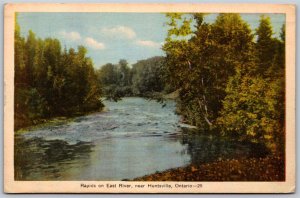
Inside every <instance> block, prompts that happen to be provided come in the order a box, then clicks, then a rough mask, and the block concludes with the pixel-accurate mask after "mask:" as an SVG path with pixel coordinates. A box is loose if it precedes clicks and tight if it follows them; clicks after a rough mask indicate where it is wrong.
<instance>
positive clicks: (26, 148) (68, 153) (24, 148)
mask: <svg viewBox="0 0 300 198" xmlns="http://www.w3.org/2000/svg"><path fill="white" fill-rule="evenodd" d="M92 148H93V145H92V144H91V143H88V142H78V143H76V144H74V145H70V144H68V143H67V142H65V141H62V140H43V139H42V138H32V139H27V140H25V139H24V138H23V137H21V136H16V137H15V161H14V164H15V179H16V180H60V179H63V178H64V177H66V176H67V175H66V173H67V172H68V171H69V170H70V169H73V171H74V170H75V171H76V169H77V171H78V172H80V169H81V167H83V166H86V165H87V163H86V160H87V159H88V158H89V157H90V152H91V151H92Z"/></svg>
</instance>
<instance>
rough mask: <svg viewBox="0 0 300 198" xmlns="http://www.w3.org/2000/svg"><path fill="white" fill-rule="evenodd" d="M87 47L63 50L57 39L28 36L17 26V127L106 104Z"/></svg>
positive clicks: (92, 109) (86, 110) (96, 108)
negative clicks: (23, 34)
mask: <svg viewBox="0 0 300 198" xmlns="http://www.w3.org/2000/svg"><path fill="white" fill-rule="evenodd" d="M86 53H87V50H86V48H84V47H83V46H79V47H78V50H77V52H76V51H75V50H74V49H72V48H71V49H69V51H67V50H66V49H65V50H64V51H63V52H62V49H61V44H60V42H59V41H58V40H57V39H52V38H46V39H45V40H42V39H38V38H36V36H35V34H34V33H33V32H32V31H29V34H28V36H27V39H24V38H23V37H21V35H20V28H19V26H18V23H17V22H16V29H15V128H16V129H17V128H20V127H24V126H27V125H31V124H35V123H36V122H38V121H39V120H42V119H45V118H50V117H54V116H72V115H75V114H78V113H84V112H90V111H97V110H100V109H101V108H102V107H103V104H102V102H101V100H100V98H101V87H100V85H99V84H98V80H97V75H96V73H95V71H94V68H93V63H92V61H91V59H90V58H88V57H86Z"/></svg>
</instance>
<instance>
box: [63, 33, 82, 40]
mask: <svg viewBox="0 0 300 198" xmlns="http://www.w3.org/2000/svg"><path fill="white" fill-rule="evenodd" d="M60 35H62V36H63V37H64V38H65V39H68V40H72V41H78V40H80V39H81V36H80V34H79V33H78V32H66V31H61V32H60Z"/></svg>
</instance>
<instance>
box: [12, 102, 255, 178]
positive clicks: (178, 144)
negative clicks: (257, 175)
mask: <svg viewBox="0 0 300 198" xmlns="http://www.w3.org/2000/svg"><path fill="white" fill-rule="evenodd" d="M104 103H105V106H106V108H107V111H106V112H99V113H93V114H90V115H86V116H81V117H78V118H76V119H74V120H73V121H71V122H65V123H59V124H54V125H51V126H41V127H39V128H35V129H34V130H30V131H26V132H24V133H22V134H19V135H16V137H15V179H16V180H69V181H70V180H78V181H79V180H99V181H112V180H123V179H133V178H136V177H140V176H144V175H146V174H151V173H155V172H156V171H163V170H166V169H170V168H175V167H180V166H185V165H188V164H190V163H198V164H199V163H207V162H210V161H214V160H220V159H225V158H236V157H249V156H251V155H252V154H253V153H257V152H253V148H254V147H253V145H252V146H249V145H245V144H237V143H233V142H230V141H228V140H226V139H220V138H214V137H213V136H203V135H202V136H199V135H196V134H195V135H187V134H185V133H184V131H183V129H182V127H181V124H180V123H179V120H180V117H179V116H178V115H176V114H175V113H174V111H175V102H174V101H167V102H166V105H165V106H164V107H162V104H160V103H157V102H155V101H149V100H145V99H142V98H124V99H123V100H121V101H119V102H110V101H105V102H104ZM255 150H260V148H255Z"/></svg>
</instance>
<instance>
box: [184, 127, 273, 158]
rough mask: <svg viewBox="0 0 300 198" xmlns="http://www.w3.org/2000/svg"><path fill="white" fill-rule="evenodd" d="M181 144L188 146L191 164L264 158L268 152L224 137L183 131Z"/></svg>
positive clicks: (254, 144)
mask: <svg viewBox="0 0 300 198" xmlns="http://www.w3.org/2000/svg"><path fill="white" fill-rule="evenodd" d="M181 143H182V144H186V145H188V153H189V154H190V156H191V163H193V164H203V163H209V162H213V161H216V160H224V159H238V158H249V157H264V156H266V155H267V154H268V151H267V149H266V147H265V146H264V145H261V144H256V143H251V142H236V141H233V140H231V139H229V138H226V137H217V136H215V135H201V134H197V133H195V132H194V133H190V132H188V131H187V130H185V129H184V130H183V133H182V139H181Z"/></svg>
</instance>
